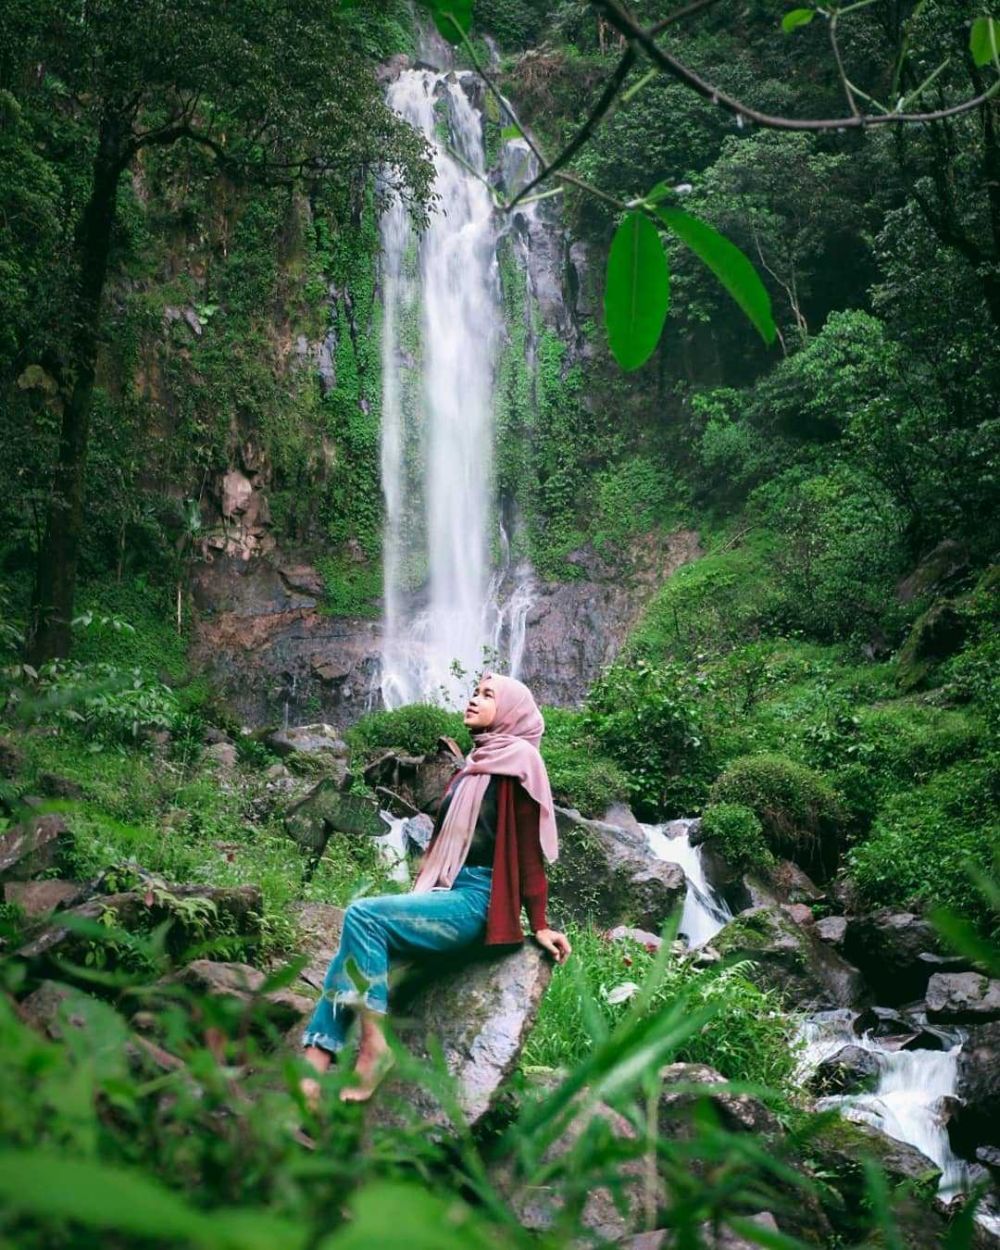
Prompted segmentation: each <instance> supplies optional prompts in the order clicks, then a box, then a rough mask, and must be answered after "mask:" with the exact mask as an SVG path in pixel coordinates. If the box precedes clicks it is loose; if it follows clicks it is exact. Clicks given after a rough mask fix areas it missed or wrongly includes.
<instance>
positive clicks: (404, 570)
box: [381, 69, 499, 708]
mask: <svg viewBox="0 0 1000 1250" xmlns="http://www.w3.org/2000/svg"><path fill="white" fill-rule="evenodd" d="M388 101H389V104H390V106H391V107H392V108H393V109H395V111H396V112H397V113H399V114H400V115H401V116H403V117H405V118H406V119H407V121H409V122H410V123H411V125H413V126H414V127H415V128H416V129H417V130H419V131H420V132H421V133H422V134H423V135H424V136H425V137H426V138H427V140H428V143H429V144H430V147H431V150H432V155H433V160H434V168H435V182H434V191H435V194H436V196H437V197H438V198H437V201H436V203H435V205H434V206H433V208H432V210H431V215H430V223H429V225H428V228H427V229H426V231H425V232H424V233H423V234H422V236H420V237H419V238H418V236H417V235H416V233H415V232H414V230H413V228H412V226H411V224H410V220H409V216H408V214H407V212H406V209H405V207H404V206H403V205H402V204H401V203H400V202H399V201H398V200H397V201H396V202H395V203H394V204H393V205H392V207H391V208H390V209H389V210H388V211H387V212H386V213H385V214H384V216H383V218H382V227H381V228H382V250H383V257H382V274H383V278H382V282H383V305H384V314H383V323H382V366H383V370H382V373H383V394H382V481H383V490H384V493H385V538H384V568H385V632H384V641H383V657H382V675H381V688H382V698H383V701H384V702H385V704H386V706H387V707H390V708H391V707H398V706H400V705H401V704H403V703H410V702H414V701H417V700H427V699H433V698H435V697H438V696H440V695H442V694H443V695H444V696H445V697H446V698H447V699H449V700H450V701H452V702H454V703H456V704H457V703H459V702H460V701H463V700H464V696H465V695H466V693H467V691H468V676H466V677H465V678H464V679H461V680H460V679H458V678H456V676H455V675H454V674H453V673H452V671H451V666H452V664H453V662H455V661H457V662H458V664H459V665H460V666H461V668H462V669H463V670H465V673H466V674H467V675H471V674H472V673H474V672H475V671H476V670H477V667H478V665H479V664H480V663H481V661H482V658H483V654H482V653H483V647H484V645H485V644H486V643H487V642H488V638H489V609H490V606H491V605H490V600H489V597H488V593H487V592H488V582H489V577H488V568H489V560H488V550H489V542H488V536H489V525H490V521H491V518H492V515H493V510H494V509H493V494H492V481H491V476H492V475H491V470H492V438H493V414H492V385H493V363H494V353H495V349H496V342H497V337H498V332H499V298H498V296H499V286H498V282H499V276H498V270H497V262H496V228H495V225H494V220H493V202H492V198H491V194H490V191H489V188H488V187H487V186H486V185H485V184H484V182H483V181H482V180H481V179H480V178H478V177H476V175H475V174H474V173H473V172H471V171H472V170H475V171H478V172H479V173H480V174H482V173H483V171H484V153H483V142H482V120H481V117H480V115H479V113H478V112H477V111H476V110H475V109H474V108H473V107H472V105H471V104H470V103H469V101H468V99H467V98H466V95H465V92H464V91H463V90H462V86H461V76H460V75H456V74H453V73H450V74H441V73H436V72H434V71H432V70H427V69H419V70H406V71H404V72H403V73H402V74H400V76H399V78H398V79H397V80H396V81H395V82H394V83H393V84H392V85H391V87H390V88H389V92H388ZM445 134H446V135H447V142H448V144H449V145H450V147H451V148H452V149H453V150H454V151H455V152H457V153H458V154H459V155H460V156H461V161H459V160H456V159H455V158H454V157H453V156H452V155H451V154H450V153H449V152H448V151H447V150H446V147H445V144H444V141H443V138H442V136H443V135H445ZM463 162H464V164H463ZM418 587H426V594H425V597H424V598H425V601H424V602H423V603H422V604H420V605H417V604H416V602H415V599H414V593H413V592H414V591H415V590H416V589H417V588H418Z"/></svg>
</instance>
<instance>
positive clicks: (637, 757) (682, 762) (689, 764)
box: [583, 659, 711, 820]
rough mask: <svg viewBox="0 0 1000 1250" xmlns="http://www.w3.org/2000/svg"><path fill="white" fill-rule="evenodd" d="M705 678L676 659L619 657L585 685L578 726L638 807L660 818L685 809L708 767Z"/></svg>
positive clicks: (701, 787)
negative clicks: (621, 775)
mask: <svg viewBox="0 0 1000 1250" xmlns="http://www.w3.org/2000/svg"><path fill="white" fill-rule="evenodd" d="M708 684H709V683H708V682H707V681H706V679H705V678H704V677H702V676H701V675H700V674H692V673H690V672H689V671H688V669H687V668H685V667H684V666H683V665H680V664H675V663H672V662H668V663H665V664H661V665H652V664H649V663H647V662H646V661H645V660H641V659H640V660H638V661H637V662H636V663H635V664H628V663H626V662H623V661H618V662H617V663H615V664H613V665H611V667H610V668H608V669H606V670H605V671H604V672H603V674H602V675H601V677H600V679H599V680H598V681H597V682H596V683H595V684H594V686H593V687H592V688H591V690H590V693H589V694H588V696H587V700H586V703H585V705H584V720H583V724H584V727H585V728H586V729H587V730H588V731H589V732H590V733H592V734H593V736H594V738H595V739H596V740H597V742H598V743H599V744H600V746H601V747H602V749H603V750H604V751H605V752H606V753H607V754H608V755H609V756H610V757H611V758H612V759H613V760H615V761H616V762H617V763H618V765H619V766H620V767H621V768H622V770H623V771H624V772H625V774H626V776H627V777H628V779H629V786H630V791H631V798H632V801H633V803H634V804H635V805H636V808H637V811H638V812H639V813H640V814H641V815H643V816H646V817H649V818H656V819H660V820H662V819H666V818H667V817H670V816H679V815H683V814H684V813H685V812H687V813H690V811H691V810H693V809H695V808H696V807H697V806H699V805H700V802H701V800H702V798H703V797H704V794H705V791H706V789H707V785H708V781H709V773H710V770H711V762H710V753H709V750H708V747H707V745H706V743H705V742H704V740H703V728H702V722H703V715H704V713H703V707H704V700H705V693H706V690H707V689H708Z"/></svg>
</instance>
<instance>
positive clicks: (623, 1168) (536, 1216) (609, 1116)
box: [492, 1090, 663, 1242]
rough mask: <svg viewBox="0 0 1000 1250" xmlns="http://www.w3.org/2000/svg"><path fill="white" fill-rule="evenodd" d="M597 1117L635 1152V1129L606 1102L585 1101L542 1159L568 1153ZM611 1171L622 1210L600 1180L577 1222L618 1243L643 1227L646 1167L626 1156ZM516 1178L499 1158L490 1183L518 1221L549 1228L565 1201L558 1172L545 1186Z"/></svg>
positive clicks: (554, 1159) (509, 1162) (535, 1227)
mask: <svg viewBox="0 0 1000 1250" xmlns="http://www.w3.org/2000/svg"><path fill="white" fill-rule="evenodd" d="M585 1099H586V1091H585V1090H584V1091H582V1093H581V1094H579V1095H578V1096H577V1098H576V1100H575V1101H576V1102H579V1103H583V1102H585ZM595 1120H599V1121H602V1122H603V1125H604V1127H605V1128H606V1131H607V1133H608V1135H609V1136H610V1137H611V1138H612V1139H613V1140H614V1141H615V1142H622V1143H624V1144H625V1153H626V1156H629V1155H632V1156H634V1154H635V1148H634V1145H633V1143H634V1142H635V1141H636V1137H637V1134H636V1131H635V1129H634V1128H633V1127H632V1126H631V1124H629V1122H628V1120H626V1119H625V1117H624V1116H623V1115H621V1114H620V1112H617V1111H614V1110H613V1109H612V1108H611V1107H609V1106H607V1105H606V1104H605V1103H602V1102H596V1103H591V1104H590V1105H589V1106H586V1105H583V1106H581V1108H580V1111H579V1112H578V1113H577V1115H575V1116H574V1117H573V1119H572V1120H571V1121H570V1122H569V1124H568V1126H567V1127H566V1129H565V1130H564V1132H563V1133H561V1134H560V1136H559V1137H558V1138H556V1140H555V1141H554V1142H553V1143H552V1145H551V1146H549V1148H548V1149H547V1150H546V1151H545V1154H544V1155H543V1156H542V1163H543V1164H549V1165H551V1164H554V1163H556V1162H557V1161H558V1160H559V1159H562V1158H564V1157H565V1156H566V1155H567V1154H569V1153H570V1152H571V1151H572V1150H573V1148H574V1147H575V1146H576V1144H577V1142H578V1141H579V1140H580V1138H581V1136H582V1135H583V1133H584V1132H585V1131H586V1130H587V1129H588V1128H589V1127H590V1126H591V1125H592V1124H593V1122H594V1121H595ZM611 1148H613V1147H611ZM615 1172H616V1174H617V1176H618V1177H619V1178H620V1179H621V1181H622V1188H623V1192H624V1197H625V1206H626V1210H625V1212H624V1214H623V1213H622V1212H621V1211H619V1210H618V1207H617V1206H616V1205H615V1201H614V1198H613V1196H612V1194H611V1191H610V1190H609V1189H607V1188H606V1187H605V1186H603V1185H598V1186H595V1187H594V1188H593V1189H591V1190H590V1192H589V1193H588V1195H587V1198H586V1201H585V1202H584V1205H583V1209H582V1210H581V1211H580V1214H579V1226H580V1227H581V1228H584V1229H587V1230H588V1231H589V1232H591V1233H593V1234H596V1235H597V1236H598V1237H600V1238H603V1239H604V1240H605V1241H610V1242H621V1241H622V1239H623V1238H626V1237H628V1236H629V1234H632V1233H635V1232H636V1230H637V1229H638V1228H640V1227H641V1226H642V1221H643V1217H644V1214H645V1209H644V1205H643V1202H644V1198H645V1190H644V1180H645V1174H646V1169H645V1166H644V1161H643V1160H642V1159H641V1158H635V1157H626V1158H625V1159H624V1160H623V1161H622V1162H621V1163H619V1164H618V1165H617V1167H616V1168H615ZM514 1178H515V1163H514V1161H513V1160H504V1161H502V1162H501V1163H500V1164H499V1165H498V1166H497V1167H496V1168H495V1169H494V1171H493V1176H492V1179H493V1182H494V1184H495V1185H496V1186H497V1188H498V1189H499V1190H500V1192H501V1193H502V1194H504V1195H506V1196H507V1198H508V1200H509V1201H510V1203H511V1206H512V1207H513V1209H514V1211H515V1212H516V1213H517V1217H518V1219H519V1220H520V1222H521V1224H522V1226H523V1227H524V1228H527V1229H530V1230H531V1231H532V1232H537V1233H542V1232H545V1231H547V1230H548V1229H550V1228H552V1226H553V1225H554V1224H555V1223H556V1221H557V1220H558V1218H559V1213H560V1212H561V1210H562V1208H563V1206H564V1202H565V1199H564V1197H563V1192H562V1191H563V1188H564V1186H563V1184H562V1183H560V1182H561V1178H560V1177H559V1175H558V1173H557V1174H556V1179H555V1181H554V1183H551V1184H547V1185H525V1184H523V1183H521V1184H518V1183H517V1182H516V1181H515V1179H514ZM657 1190H660V1191H662V1184H661V1183H660V1182H659V1181H658V1182H657ZM655 1197H656V1198H657V1199H658V1201H660V1202H662V1199H663V1195H662V1192H661V1193H657V1194H656V1195H655Z"/></svg>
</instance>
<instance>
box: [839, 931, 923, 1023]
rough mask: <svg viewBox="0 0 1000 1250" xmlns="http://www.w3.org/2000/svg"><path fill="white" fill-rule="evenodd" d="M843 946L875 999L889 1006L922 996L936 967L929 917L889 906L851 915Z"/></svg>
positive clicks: (846, 954)
mask: <svg viewBox="0 0 1000 1250" xmlns="http://www.w3.org/2000/svg"><path fill="white" fill-rule="evenodd" d="M843 950H844V955H845V956H846V957H847V958H848V959H849V960H850V961H851V962H852V963H854V964H856V965H857V966H858V967H859V968H860V969H861V971H862V973H863V974H864V976H865V979H866V980H867V981H868V983H869V984H870V985H871V987H872V989H873V990H874V991H875V996H876V998H877V1000H878V1001H879V1002H880V1003H883V1004H886V1005H889V1006H898V1005H899V1004H900V1003H907V1002H912V1001H913V1000H914V999H916V998H920V997H922V995H923V993H924V991H925V990H926V988H927V982H928V980H929V979H930V976H931V974H932V973H933V972H935V971H936V970H937V968H936V964H935V959H937V958H940V956H941V945H940V940H939V938H938V936H937V933H936V932H935V930H934V927H933V925H932V924H931V923H930V921H928V920H925V919H924V918H923V917H922V916H918V915H916V914H914V913H913V912H901V911H892V910H891V909H890V908H883V909H882V910H881V911H876V912H872V913H871V914H870V915H860V916H853V917H851V919H850V922H849V924H848V926H847V934H846V936H845V939H844V946H843Z"/></svg>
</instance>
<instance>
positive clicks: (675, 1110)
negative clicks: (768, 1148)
mask: <svg viewBox="0 0 1000 1250" xmlns="http://www.w3.org/2000/svg"><path fill="white" fill-rule="evenodd" d="M659 1075H660V1080H661V1081H662V1082H663V1084H662V1087H661V1090H660V1101H659V1106H658V1108H657V1127H658V1130H659V1133H660V1136H661V1137H667V1138H677V1137H681V1136H686V1135H688V1133H689V1132H690V1130H691V1118H692V1115H693V1114H694V1112H695V1110H696V1108H697V1106H698V1104H699V1102H701V1101H702V1100H703V1099H708V1101H709V1102H710V1103H711V1105H712V1107H713V1109H714V1110H715V1113H716V1115H717V1116H718V1118H719V1121H720V1123H721V1124H722V1125H723V1126H724V1127H725V1128H727V1129H729V1130H730V1132H734V1133H763V1134H765V1135H767V1134H771V1135H774V1134H779V1133H780V1132H781V1125H780V1123H779V1121H778V1119H777V1117H776V1116H775V1114H774V1112H773V1111H771V1110H770V1109H769V1108H768V1107H766V1106H765V1105H764V1104H763V1103H762V1102H761V1101H760V1099H758V1098H754V1097H752V1096H751V1095H750V1094H734V1093H731V1092H730V1091H729V1090H727V1089H725V1088H722V1089H720V1088H718V1087H719V1086H725V1085H726V1083H727V1082H726V1078H725V1077H724V1076H723V1075H722V1073H721V1072H717V1071H716V1069H715V1068H712V1067H710V1066H709V1065H708V1064H707V1063H669V1064H666V1065H665V1066H664V1067H662V1068H661V1069H660V1073H659Z"/></svg>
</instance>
